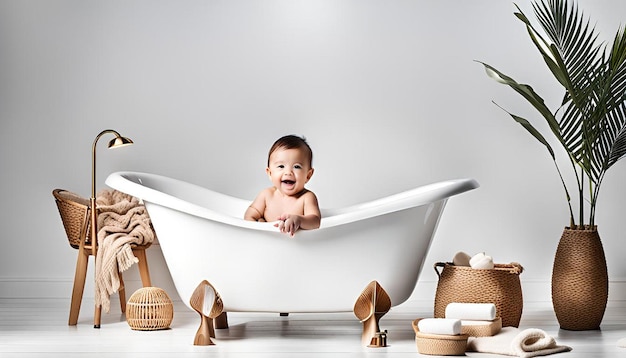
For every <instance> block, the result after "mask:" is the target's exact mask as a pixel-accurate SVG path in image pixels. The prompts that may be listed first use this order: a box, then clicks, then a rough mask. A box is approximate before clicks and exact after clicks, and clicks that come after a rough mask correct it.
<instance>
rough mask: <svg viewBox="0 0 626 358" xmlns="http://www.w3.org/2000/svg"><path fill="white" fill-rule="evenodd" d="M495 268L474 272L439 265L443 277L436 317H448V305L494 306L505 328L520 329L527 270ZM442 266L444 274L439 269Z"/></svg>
mask: <svg viewBox="0 0 626 358" xmlns="http://www.w3.org/2000/svg"><path fill="white" fill-rule="evenodd" d="M494 266H495V267H494V268H493V269H484V270H479V269H473V268H471V267H467V266H455V265H453V264H452V263H444V262H437V263H435V265H434V268H435V272H437V275H438V276H439V282H438V283H437V293H436V294H435V312H434V316H435V318H444V317H445V312H446V306H448V304H450V303H452V302H460V303H493V304H494V305H495V306H496V315H497V316H499V317H501V318H502V327H507V326H513V327H518V326H519V322H520V319H521V318H522V308H523V305H524V301H523V297H522V285H521V283H520V279H519V275H520V274H521V273H522V271H523V270H524V269H523V267H522V266H521V265H520V264H518V263H516V262H513V263H510V264H495V265H494ZM439 267H442V268H443V269H442V270H441V273H440V272H439V270H438V268H439Z"/></svg>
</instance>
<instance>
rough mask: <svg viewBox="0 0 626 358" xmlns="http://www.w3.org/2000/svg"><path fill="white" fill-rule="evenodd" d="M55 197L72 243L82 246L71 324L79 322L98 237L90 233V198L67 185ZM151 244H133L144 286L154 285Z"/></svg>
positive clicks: (97, 314)
mask: <svg viewBox="0 0 626 358" xmlns="http://www.w3.org/2000/svg"><path fill="white" fill-rule="evenodd" d="M52 195H53V196H54V198H55V201H56V204H57V208H58V209H59V214H61V220H62V221H63V227H64V228H65V233H66V234H67V239H68V240H69V243H70V246H71V247H73V248H75V249H78V260H77V262H76V273H75V275H74V288H73V289H72V303H71V305H70V317H69V322H68V324H69V325H70V326H73V325H76V324H77V322H78V313H79V312H80V304H81V301H82V299H83V291H84V290H85V279H86V276H87V264H88V262H89V256H92V255H93V256H94V257H95V255H96V252H97V246H98V240H92V238H91V234H90V228H89V226H90V210H91V208H90V207H89V199H87V198H83V197H81V196H79V195H77V194H74V193H72V192H70V191H67V190H63V189H55V190H53V191H52ZM149 246H150V245H144V246H140V245H133V246H132V249H133V254H134V255H135V256H136V257H137V258H138V259H139V274H140V276H141V282H142V284H143V287H150V286H152V284H151V282H150V272H149V271H148V261H147V258H146V251H145V250H146V249H147V248H148V247H149ZM119 278H120V288H119V291H118V293H119V296H120V308H121V310H122V313H125V312H126V297H125V296H126V295H125V292H124V280H123V278H122V273H121V272H120V273H119ZM100 313H101V307H96V311H95V314H94V327H96V328H99V327H100Z"/></svg>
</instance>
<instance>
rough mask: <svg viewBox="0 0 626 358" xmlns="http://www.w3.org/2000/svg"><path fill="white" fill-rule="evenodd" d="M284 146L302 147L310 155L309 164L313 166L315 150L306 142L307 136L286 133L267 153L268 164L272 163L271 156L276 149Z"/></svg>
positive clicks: (287, 147) (285, 147)
mask: <svg viewBox="0 0 626 358" xmlns="http://www.w3.org/2000/svg"><path fill="white" fill-rule="evenodd" d="M279 148H284V149H302V150H304V151H305V152H306V153H307V154H308V156H309V165H311V166H313V151H312V150H311V147H310V146H309V144H308V143H307V142H306V138H304V137H298V136H297V135H286V136H284V137H281V138H279V139H278V140H277V141H276V142H274V144H273V145H272V147H271V148H270V151H269V153H268V154H267V166H268V167H269V165H270V156H271V155H272V153H274V151H275V150H276V149H279Z"/></svg>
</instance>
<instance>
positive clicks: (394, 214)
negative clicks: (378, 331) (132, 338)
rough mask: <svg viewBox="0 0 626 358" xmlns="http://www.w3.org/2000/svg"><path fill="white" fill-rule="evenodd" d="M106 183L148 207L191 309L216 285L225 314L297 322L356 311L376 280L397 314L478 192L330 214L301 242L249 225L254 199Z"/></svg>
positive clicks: (425, 195) (141, 183) (427, 192)
mask: <svg viewBox="0 0 626 358" xmlns="http://www.w3.org/2000/svg"><path fill="white" fill-rule="evenodd" d="M106 184H107V185H108V186H110V187H112V188H114V189H117V190H119V191H121V192H124V193H127V194H130V195H133V196H136V197H138V198H140V199H142V200H143V201H144V203H145V205H146V208H147V210H148V213H149V215H150V217H151V219H152V223H153V225H154V228H155V231H156V234H157V237H158V240H159V243H160V245H161V249H162V251H163V256H164V257H165V261H166V263H167V266H168V268H169V270H170V273H171V276H172V279H173V281H174V285H175V287H176V290H177V291H178V294H179V295H180V297H181V299H182V300H183V301H184V302H185V304H187V305H188V306H189V298H190V297H191V294H192V292H193V291H194V289H195V288H196V286H197V285H198V284H199V283H200V282H201V281H202V280H208V281H209V282H210V283H211V284H212V285H213V286H214V287H215V289H216V290H217V291H218V292H219V294H220V295H221V297H222V300H223V303H224V311H226V312H238V311H239V312H242V311H247V312H292V313H296V312H346V311H352V309H353V307H354V303H355V301H356V299H357V297H358V296H359V295H360V293H361V292H362V291H363V289H364V288H365V287H366V286H367V285H368V283H370V282H371V281H373V280H376V281H378V282H379V283H380V285H381V286H382V288H384V290H385V291H386V292H387V293H388V294H389V296H390V297H391V302H392V305H393V306H396V305H399V304H401V303H403V302H404V301H406V300H407V299H408V298H409V296H410V295H411V293H412V292H413V290H414V288H415V285H416V283H417V279H418V275H419V273H420V270H421V268H422V266H423V264H424V258H425V257H426V253H427V252H428V248H429V246H430V243H431V240H432V238H433V235H434V233H435V230H436V228H437V224H438V222H439V218H440V217H441V214H442V212H443V209H444V206H445V204H446V201H447V199H448V198H449V197H450V196H453V195H456V194H460V193H463V192H465V191H468V190H472V189H475V188H477V187H478V183H477V182H476V181H474V180H473V179H460V180H451V181H445V182H439V183H435V184H430V185H426V186H423V187H419V188H416V189H412V190H409V191H406V192H403V193H399V194H396V195H392V196H388V197H385V198H382V199H378V200H374V201H369V202H365V203H362V204H359V205H353V206H350V207H344V208H339V209H323V208H322V221H321V225H320V228H319V229H316V230H308V231H307V230H300V231H298V232H297V233H296V235H295V237H293V238H292V237H289V235H286V234H282V233H280V232H278V229H277V228H275V227H274V226H273V224H272V223H257V222H251V221H245V220H243V219H242V218H243V214H244V211H245V210H246V208H247V207H248V205H249V204H250V203H251V201H250V200H243V199H239V198H234V197H231V196H228V195H224V194H221V193H217V192H214V191H211V190H209V189H206V188H203V187H200V186H197V185H193V184H190V183H187V182H183V181H180V180H176V179H172V178H168V177H164V176H159V175H154V174H148V173H136V172H117V173H113V174H111V175H109V177H108V178H107V180H106ZM189 307H190V306H189ZM190 308H191V307H190Z"/></svg>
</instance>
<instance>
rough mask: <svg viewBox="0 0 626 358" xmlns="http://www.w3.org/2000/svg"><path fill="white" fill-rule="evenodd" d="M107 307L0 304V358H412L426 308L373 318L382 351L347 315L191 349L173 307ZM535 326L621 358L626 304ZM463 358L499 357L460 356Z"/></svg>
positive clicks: (526, 321) (295, 322)
mask: <svg viewBox="0 0 626 358" xmlns="http://www.w3.org/2000/svg"><path fill="white" fill-rule="evenodd" d="M114 304H115V302H112V309H111V313H109V314H104V313H103V321H102V328H101V329H94V328H93V324H92V317H93V316H92V311H91V307H89V305H88V304H85V303H84V304H83V308H82V311H81V316H80V318H79V323H78V325H77V326H73V327H70V326H67V318H68V317H67V315H68V307H69V299H68V300H59V299H43V300H34V299H29V300H16V299H0V357H3V358H4V357H150V358H155V357H172V356H175V357H206V356H211V357H236V358H239V357H296V358H304V357H418V356H420V355H419V354H418V353H417V348H416V346H415V341H414V333H413V331H412V328H411V321H412V320H413V319H415V318H418V317H432V302H415V301H409V302H407V303H405V304H403V305H400V306H398V307H395V308H393V309H392V310H391V311H390V312H389V313H388V314H387V315H386V316H385V317H383V319H382V320H381V328H382V329H387V330H388V331H389V333H388V344H389V346H388V347H386V348H367V347H362V346H361V345H360V332H361V325H360V323H359V322H358V321H357V320H356V318H355V317H354V315H353V314H352V313H333V314H291V315H290V316H289V317H279V315H278V314H266V313H255V314H250V313H230V315H229V323H230V328H229V329H227V330H218V331H217V338H216V339H215V343H216V345H215V346H194V345H193V338H194V335H195V332H196V329H197V327H198V324H199V316H197V314H196V313H195V312H193V311H191V310H189V309H187V307H185V306H184V305H182V303H180V302H175V311H174V312H175V313H174V321H173V322H172V326H171V329H168V330H162V331H134V330H131V329H130V327H129V326H128V324H127V323H126V321H125V318H124V316H123V315H121V314H120V311H119V306H115V305H114ZM530 327H534V328H541V329H543V330H545V331H546V332H547V333H548V334H550V335H552V336H553V337H555V338H556V340H557V343H559V344H564V345H569V346H571V347H573V350H572V351H571V352H569V353H559V354H557V355H553V356H554V357H563V358H578V357H581V358H582V357H585V358H588V357H626V348H620V347H618V346H617V341H618V340H619V339H620V338H624V337H626V305H624V304H617V305H616V304H609V307H608V308H607V312H606V315H605V318H604V321H603V324H602V329H601V330H597V331H585V332H572V331H564V330H559V328H558V324H557V322H556V319H555V316H554V313H553V312H552V308H551V304H550V302H545V303H532V304H529V303H526V304H525V307H524V314H523V316H522V321H521V324H520V328H530ZM467 355H468V356H470V357H492V358H494V357H504V356H498V355H493V354H480V353H468V354H467Z"/></svg>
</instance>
